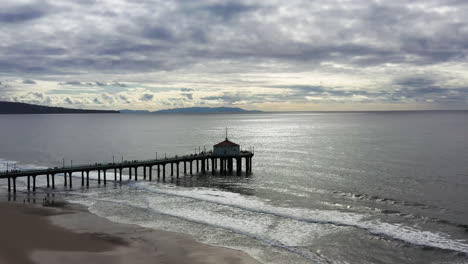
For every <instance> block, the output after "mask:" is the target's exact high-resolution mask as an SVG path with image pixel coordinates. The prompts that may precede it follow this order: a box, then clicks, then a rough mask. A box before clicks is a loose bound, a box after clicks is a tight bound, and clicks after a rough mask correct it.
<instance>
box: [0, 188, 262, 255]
mask: <svg viewBox="0 0 468 264" xmlns="http://www.w3.org/2000/svg"><path fill="white" fill-rule="evenodd" d="M41 199H43V198H39V199H37V200H41ZM17 201H18V202H6V201H5V202H3V201H2V202H0V211H1V212H2V225H0V233H1V234H2V235H3V236H4V237H5V238H6V239H2V242H0V264H3V263H5V264H6V263H18V264H32V263H40V264H41V263H44V264H45V263H48V264H55V263H57V264H59V263H67V264H75V263H76V264H78V263H80V264H81V263H136V264H140V263H141V264H146V263H167V264H176V263H195V264H197V263H200V264H201V263H207V264H211V263H213V264H214V263H227V264H258V263H260V262H258V261H257V260H255V259H253V258H252V257H251V256H249V255H248V254H247V253H245V252H242V251H239V250H235V249H229V248H224V247H217V246H211V245H207V244H203V243H201V242H198V241H196V240H195V238H194V237H192V236H190V235H186V234H182V233H175V232H168V231H163V230H154V229H149V228H144V227H140V226H137V225H131V224H120V223H115V222H112V221H110V220H107V219H105V218H102V217H99V216H97V215H95V214H93V213H91V212H89V211H88V210H87V208H85V207H84V206H81V205H76V204H72V203H68V202H66V203H62V202H59V203H57V204H56V205H57V206H47V207H45V206H42V205H41V204H30V203H21V201H23V202H24V201H25V199H22V198H21V197H20V199H17Z"/></svg>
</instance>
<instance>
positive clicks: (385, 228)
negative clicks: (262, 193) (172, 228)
mask: <svg viewBox="0 0 468 264" xmlns="http://www.w3.org/2000/svg"><path fill="white" fill-rule="evenodd" d="M137 185H138V184H131V186H135V187H137V188H139V189H144V190H146V191H149V192H152V193H157V194H163V195H169V196H176V197H182V198H187V199H193V200H199V201H204V202H209V203H214V204H218V205H224V206H228V207H234V208H238V209H241V210H246V211H251V212H254V213H264V214H270V215H274V216H277V217H283V218H289V219H293V220H297V221H301V222H307V223H317V224H330V225H335V226H348V227H355V228H359V229H364V230H366V231H368V232H369V233H371V234H374V235H381V236H386V237H389V238H391V239H395V240H399V241H403V242H406V243H409V244H413V245H418V246H428V247H434V248H439V249H444V250H450V251H457V252H461V253H465V254H468V244H465V243H463V242H466V241H465V240H452V239H449V238H447V237H446V234H440V233H439V234H438V233H433V232H430V231H422V230H417V229H415V228H412V227H408V226H406V227H405V226H403V227H402V226H401V225H394V224H389V223H385V222H380V221H379V222H377V223H375V221H374V222H371V221H365V220H363V218H365V217H366V216H365V215H358V214H352V213H343V212H339V211H324V210H310V211H306V210H304V209H300V208H296V209H290V208H281V209H280V210H281V211H283V212H279V211H278V209H279V208H276V207H272V206H269V205H265V204H264V203H260V202H258V201H252V202H255V203H257V204H258V206H260V207H262V208H255V207H249V206H240V205H237V204H234V203H232V202H224V201H219V200H220V199H216V198H215V196H213V199H206V198H200V196H194V195H188V194H175V193H174V192H188V191H172V192H169V191H160V190H153V189H149V188H145V187H142V186H137ZM240 197H242V196H240ZM242 198H243V199H245V198H244V197H242ZM284 211H289V214H288V213H284ZM330 212H333V213H338V214H341V215H342V216H345V217H344V218H342V219H334V220H327V219H325V218H327V217H330V215H325V217H322V218H323V219H321V220H320V219H313V218H310V217H308V216H304V215H303V214H304V213H307V214H310V213H315V214H317V215H322V216H323V214H327V213H330ZM298 213H299V214H302V215H300V216H298V215H297V214H298ZM347 218H348V219H350V218H351V219H352V220H351V221H346V219H347ZM353 218H354V219H353ZM444 235H445V236H444Z"/></svg>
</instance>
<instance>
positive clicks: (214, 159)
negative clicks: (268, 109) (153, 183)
mask: <svg viewBox="0 0 468 264" xmlns="http://www.w3.org/2000/svg"><path fill="white" fill-rule="evenodd" d="M253 156H254V153H253V152H250V151H241V152H240V153H239V154H237V155H233V156H224V155H215V154H214V153H213V152H212V151H208V152H201V153H197V154H186V155H182V156H178V155H175V156H173V157H164V158H162V159H148V160H131V161H128V160H126V161H122V162H111V163H95V164H82V165H74V166H69V167H54V168H47V169H33V170H9V171H5V172H0V179H8V190H9V191H11V189H12V186H11V182H13V191H14V192H15V191H16V178H18V177H27V180H28V184H27V188H28V190H30V180H31V177H32V179H33V188H32V189H33V191H35V189H36V177H37V176H41V175H43V176H46V177H47V187H50V181H49V177H51V179H52V188H55V175H56V174H63V177H64V185H65V186H67V174H68V176H69V184H68V186H69V187H72V183H73V182H72V174H73V173H76V172H81V185H82V186H84V185H85V174H86V186H89V172H91V171H97V172H98V183H99V184H100V183H101V172H103V176H104V184H106V171H108V170H112V169H113V170H114V180H115V181H117V175H118V174H120V175H119V180H120V181H122V173H123V170H124V169H128V174H129V179H132V170H134V179H135V180H138V168H141V167H142V168H143V176H144V179H146V178H147V177H146V176H147V171H148V173H149V180H151V179H152V173H153V167H154V166H157V176H158V179H159V178H160V177H161V170H162V177H163V180H165V178H166V165H170V175H171V176H173V175H174V167H175V170H176V176H177V177H179V174H180V172H179V164H180V163H183V169H184V174H187V173H188V172H187V163H188V164H189V169H190V170H189V171H190V175H192V174H193V162H195V163H196V172H197V173H198V172H200V171H201V172H206V171H209V170H210V164H211V172H212V173H213V174H214V173H215V172H216V171H217V169H218V162H219V171H220V173H223V174H231V173H232V172H233V170H234V162H235V164H236V171H237V173H238V174H240V173H241V172H242V163H243V162H242V160H243V159H244V160H245V172H246V173H251V172H252V158H253ZM118 172H119V173H118Z"/></svg>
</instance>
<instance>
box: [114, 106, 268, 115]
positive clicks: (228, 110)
mask: <svg viewBox="0 0 468 264" xmlns="http://www.w3.org/2000/svg"><path fill="white" fill-rule="evenodd" d="M120 112H121V113H156V114H159V113H261V112H262V111H259V110H245V109H242V108H239V107H185V108H172V109H162V110H157V111H154V112H150V111H147V110H120Z"/></svg>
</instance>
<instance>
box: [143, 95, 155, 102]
mask: <svg viewBox="0 0 468 264" xmlns="http://www.w3.org/2000/svg"><path fill="white" fill-rule="evenodd" d="M153 98H154V95H153V94H143V95H142V96H141V97H140V100H142V101H151V100H153Z"/></svg>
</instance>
